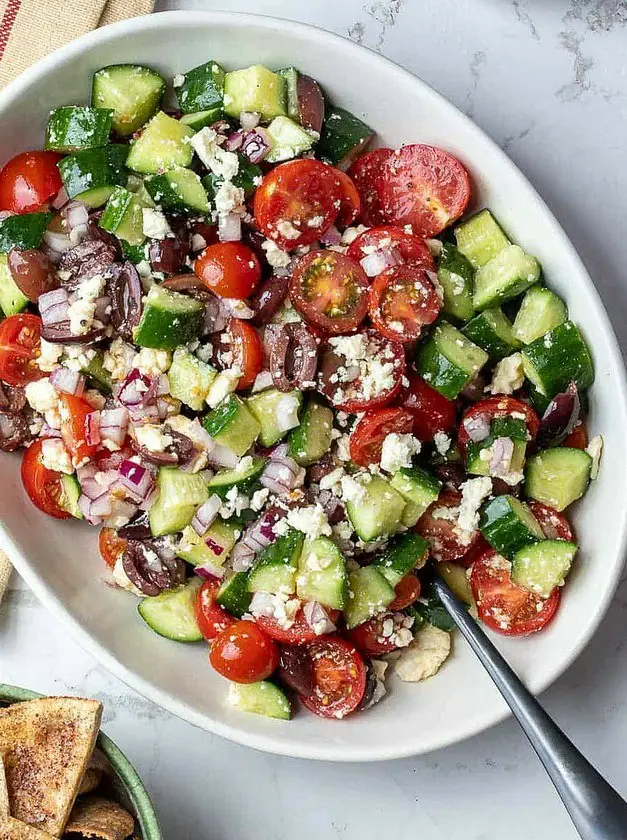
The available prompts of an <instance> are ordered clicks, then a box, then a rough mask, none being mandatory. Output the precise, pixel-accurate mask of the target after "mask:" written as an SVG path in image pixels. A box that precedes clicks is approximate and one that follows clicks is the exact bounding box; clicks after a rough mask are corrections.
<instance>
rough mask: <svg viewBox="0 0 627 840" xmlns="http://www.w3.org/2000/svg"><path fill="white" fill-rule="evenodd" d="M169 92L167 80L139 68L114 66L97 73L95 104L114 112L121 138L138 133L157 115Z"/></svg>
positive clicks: (92, 91)
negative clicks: (164, 95)
mask: <svg viewBox="0 0 627 840" xmlns="http://www.w3.org/2000/svg"><path fill="white" fill-rule="evenodd" d="M164 91H165V81H164V80H163V78H162V77H161V76H160V75H159V74H158V73H156V72H155V71H154V70H151V69H150V68H149V67H142V66H141V65H139V64H110V65H109V66H108V67H103V68H102V69H101V70H98V72H97V73H94V80H93V83H92V89H91V104H92V106H93V107H94V108H110V109H111V110H112V111H113V130H114V131H115V133H116V134H119V135H120V137H128V135H129V134H133V132H135V131H137V129H138V128H141V126H142V125H143V124H144V123H145V122H146V121H147V120H148V119H149V118H150V117H152V115H153V114H154V113H155V111H156V110H157V108H158V107H159V105H160V104H161V100H162V98H163V92H164Z"/></svg>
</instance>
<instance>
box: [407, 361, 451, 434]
mask: <svg viewBox="0 0 627 840" xmlns="http://www.w3.org/2000/svg"><path fill="white" fill-rule="evenodd" d="M408 377H409V385H407V386H406V387H405V388H403V391H402V393H401V397H400V403H401V405H402V406H403V408H406V409H407V410H408V411H411V413H412V414H413V417H414V435H415V436H416V437H417V438H418V440H422V441H424V442H428V441H431V440H433V438H434V437H435V435H436V433H437V432H450V431H452V430H453V429H454V428H455V424H456V422H457V408H456V406H455V403H454V402H452V401H451V400H447V399H446V397H443V396H442V394H440V392H439V391H436V390H435V388H432V387H431V385H429V384H428V383H427V382H425V381H424V379H423V378H422V377H421V376H418V374H417V373H409V374H408Z"/></svg>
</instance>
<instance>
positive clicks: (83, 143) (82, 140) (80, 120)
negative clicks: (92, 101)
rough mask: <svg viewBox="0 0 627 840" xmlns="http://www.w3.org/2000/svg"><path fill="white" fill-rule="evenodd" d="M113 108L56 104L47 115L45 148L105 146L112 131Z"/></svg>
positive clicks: (64, 150)
mask: <svg viewBox="0 0 627 840" xmlns="http://www.w3.org/2000/svg"><path fill="white" fill-rule="evenodd" d="M112 119H113V111H112V110H110V109H109V108H87V107H84V106H81V105H66V106H63V107H62V108H55V109H54V111H52V113H51V114H50V117H49V118H48V125H47V127H46V139H45V140H44V149H52V150H53V151H56V152H77V151H78V150H79V149H93V148H94V147H96V146H106V144H107V143H108V142H109V134H110V133H111V122H112Z"/></svg>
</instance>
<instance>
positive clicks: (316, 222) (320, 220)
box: [307, 216, 324, 228]
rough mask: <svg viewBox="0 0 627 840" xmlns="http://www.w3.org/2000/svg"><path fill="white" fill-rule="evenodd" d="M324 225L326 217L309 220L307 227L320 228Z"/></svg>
mask: <svg viewBox="0 0 627 840" xmlns="http://www.w3.org/2000/svg"><path fill="white" fill-rule="evenodd" d="M323 224H324V216H312V217H311V219H308V220H307V227H311V228H319V227H322V225H323Z"/></svg>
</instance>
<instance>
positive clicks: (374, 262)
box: [359, 248, 399, 277]
mask: <svg viewBox="0 0 627 840" xmlns="http://www.w3.org/2000/svg"><path fill="white" fill-rule="evenodd" d="M398 263H399V260H398V257H397V256H396V254H395V253H394V250H393V249H392V248H389V249H386V250H378V251H375V252H374V253H373V254H366V256H365V257H363V258H362V259H361V260H359V264H360V265H361V267H362V268H363V270H364V272H365V273H366V275H367V276H368V277H376V276H377V275H378V274H381V272H382V271H385V269H386V268H391V267H392V266H394V265H398Z"/></svg>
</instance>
